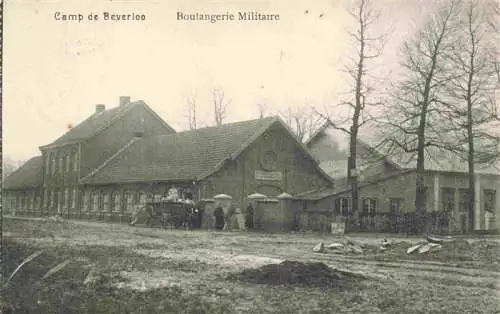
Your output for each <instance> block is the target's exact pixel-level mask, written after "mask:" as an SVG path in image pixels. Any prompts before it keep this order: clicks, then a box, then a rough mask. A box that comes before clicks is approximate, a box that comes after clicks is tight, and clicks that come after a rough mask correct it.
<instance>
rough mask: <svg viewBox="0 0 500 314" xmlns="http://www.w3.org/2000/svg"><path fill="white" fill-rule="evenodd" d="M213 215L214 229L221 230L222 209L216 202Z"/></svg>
mask: <svg viewBox="0 0 500 314" xmlns="http://www.w3.org/2000/svg"><path fill="white" fill-rule="evenodd" d="M214 217H215V229H216V230H222V229H223V228H224V224H225V221H224V210H223V209H222V206H221V204H220V203H219V204H217V207H215V210H214Z"/></svg>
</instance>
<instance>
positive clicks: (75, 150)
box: [71, 148, 78, 172]
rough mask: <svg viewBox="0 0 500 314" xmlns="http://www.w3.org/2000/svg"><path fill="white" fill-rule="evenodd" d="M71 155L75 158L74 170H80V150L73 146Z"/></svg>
mask: <svg viewBox="0 0 500 314" xmlns="http://www.w3.org/2000/svg"><path fill="white" fill-rule="evenodd" d="M71 156H72V158H73V171H74V172H77V171H78V151H77V149H76V148H73V149H72V151H71Z"/></svg>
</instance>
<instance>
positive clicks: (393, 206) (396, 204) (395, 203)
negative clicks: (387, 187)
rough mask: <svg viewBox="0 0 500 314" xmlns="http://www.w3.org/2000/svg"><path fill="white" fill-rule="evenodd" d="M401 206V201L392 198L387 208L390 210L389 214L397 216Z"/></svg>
mask: <svg viewBox="0 0 500 314" xmlns="http://www.w3.org/2000/svg"><path fill="white" fill-rule="evenodd" d="M402 204H403V199H402V198H398V197H394V198H390V199H389V207H390V210H391V213H393V214H397V213H400V212H401V205H402Z"/></svg>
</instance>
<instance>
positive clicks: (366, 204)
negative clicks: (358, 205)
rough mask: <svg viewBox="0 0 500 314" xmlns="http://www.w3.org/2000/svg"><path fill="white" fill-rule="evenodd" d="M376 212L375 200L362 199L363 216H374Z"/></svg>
mask: <svg viewBox="0 0 500 314" xmlns="http://www.w3.org/2000/svg"><path fill="white" fill-rule="evenodd" d="M376 212H377V200H376V199H374V198H364V199H363V214H365V215H370V216H375V213H376Z"/></svg>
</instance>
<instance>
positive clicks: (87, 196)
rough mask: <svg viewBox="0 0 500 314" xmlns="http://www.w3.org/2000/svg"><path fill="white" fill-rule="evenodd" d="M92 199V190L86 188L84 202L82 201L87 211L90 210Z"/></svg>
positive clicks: (84, 209) (83, 209)
mask: <svg viewBox="0 0 500 314" xmlns="http://www.w3.org/2000/svg"><path fill="white" fill-rule="evenodd" d="M90 199H91V194H90V191H88V190H85V191H84V192H83V202H82V211H84V212H86V211H89V210H90V208H89V206H90Z"/></svg>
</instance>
